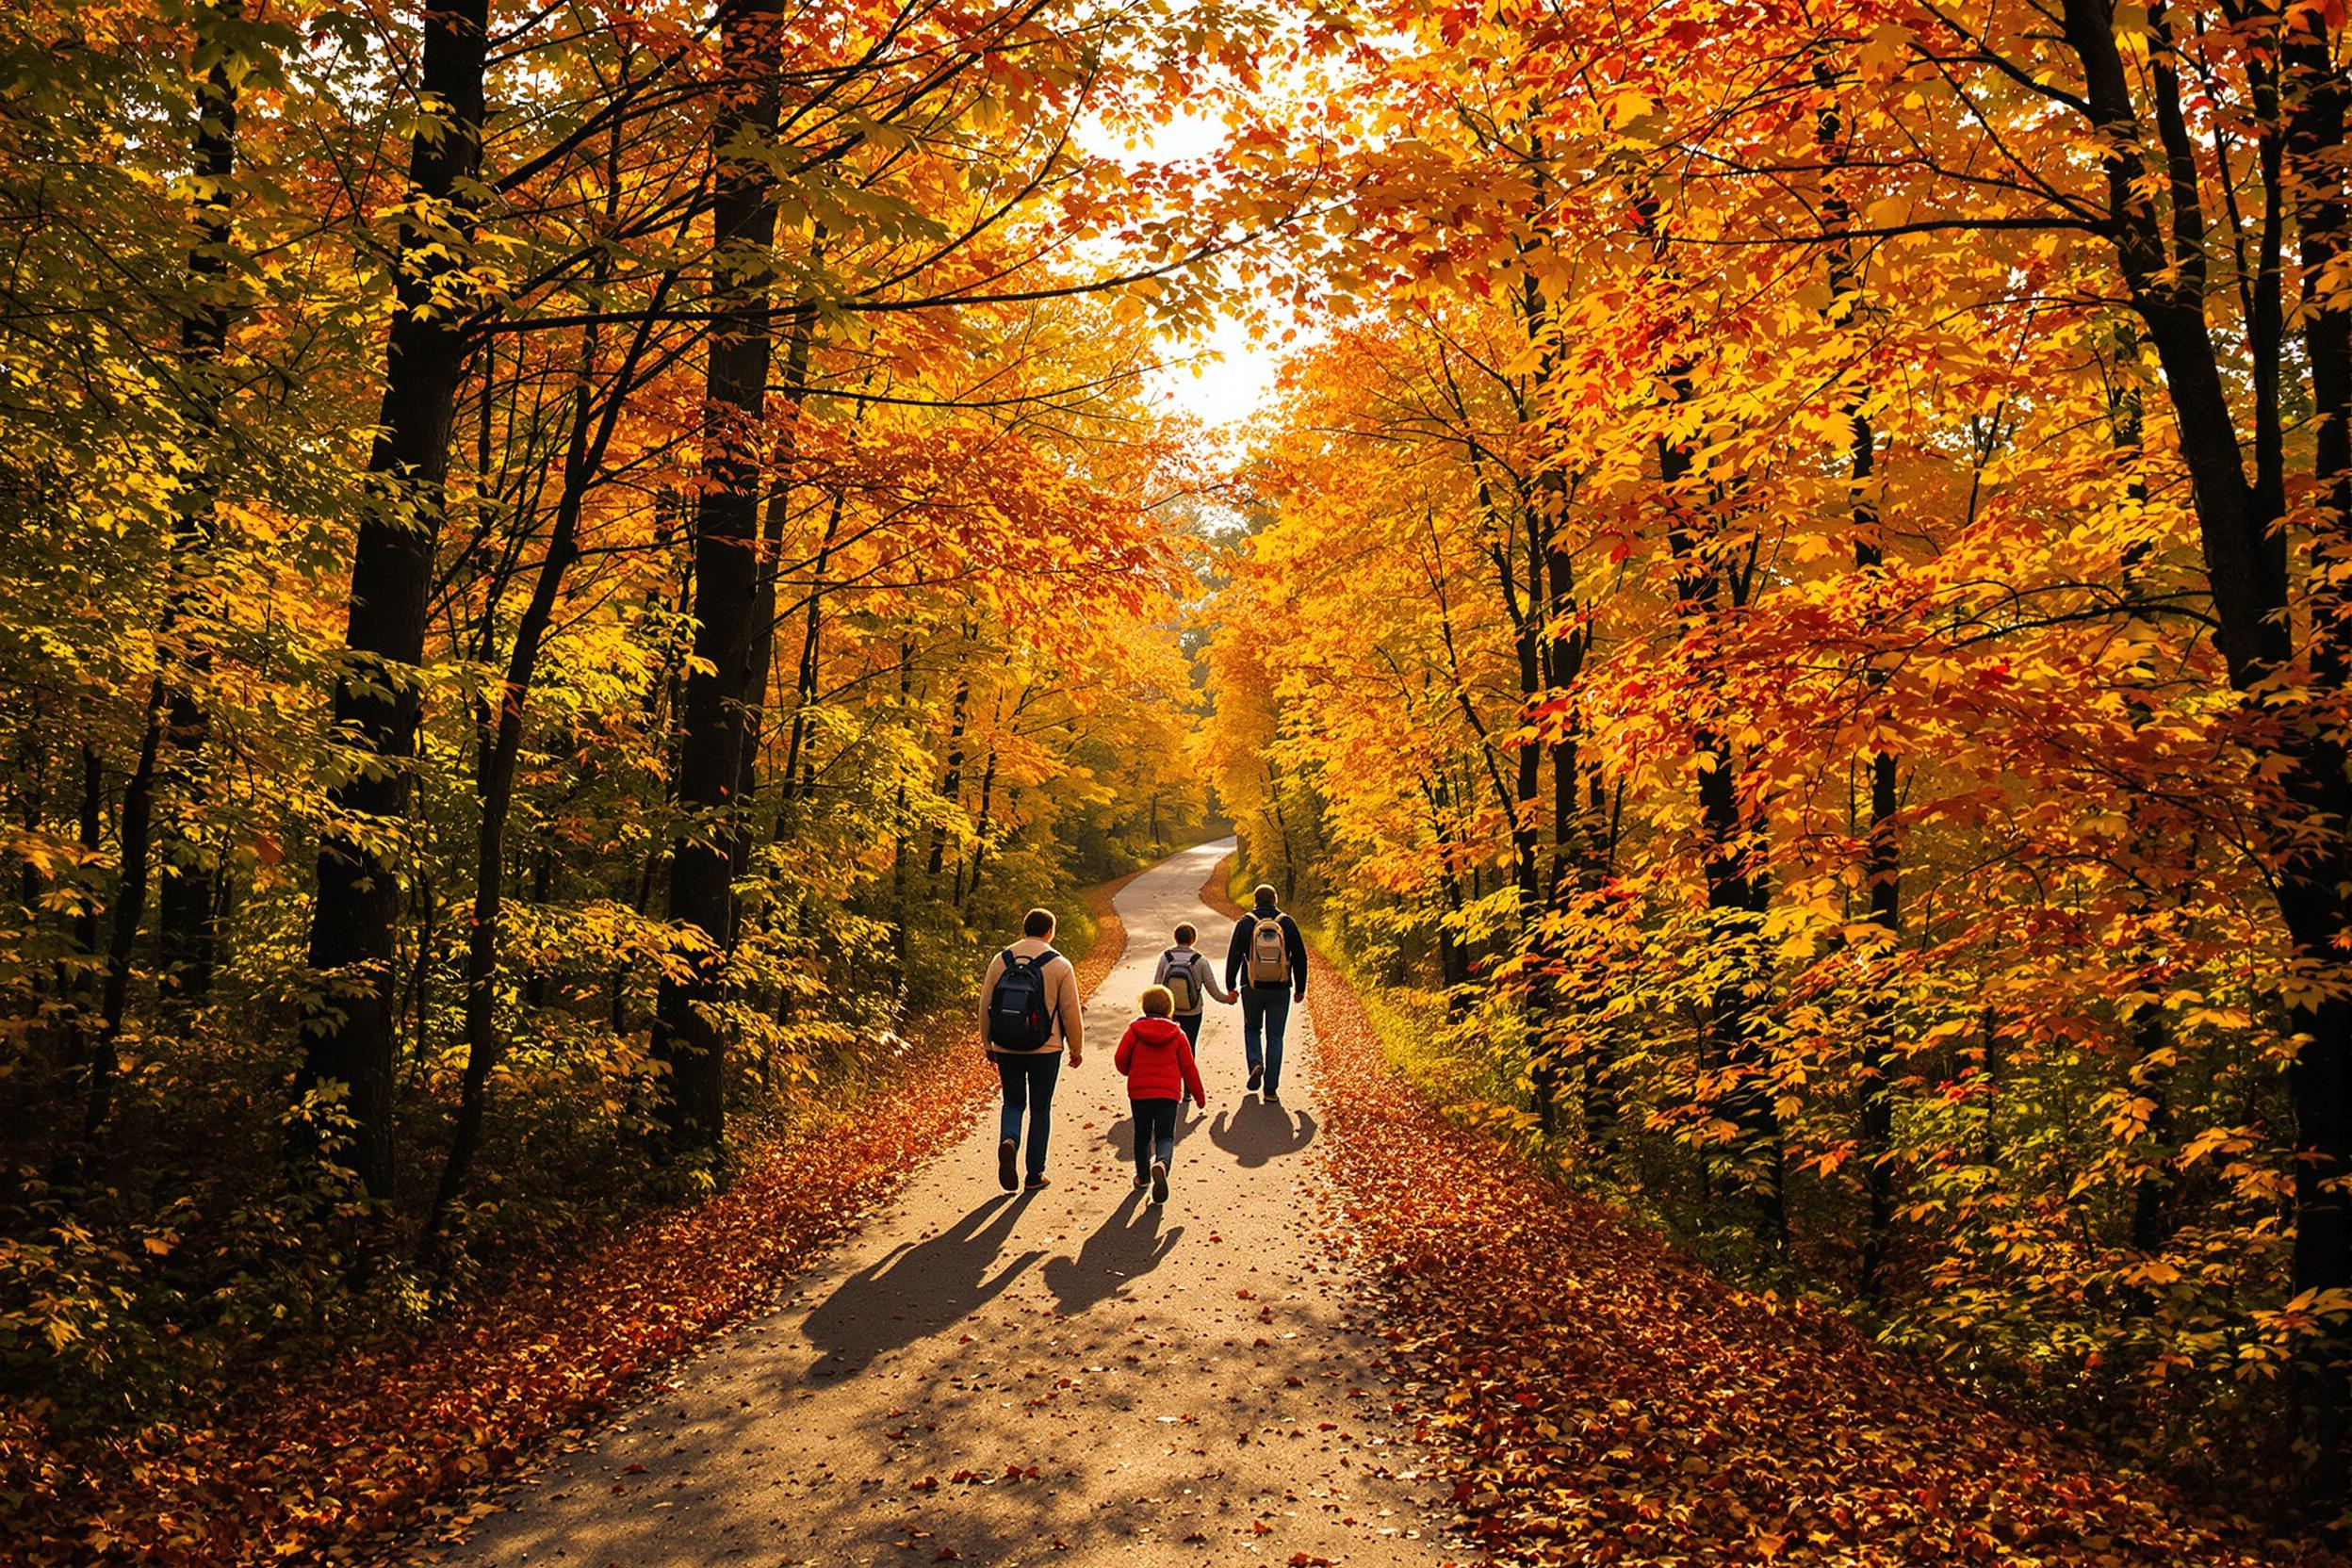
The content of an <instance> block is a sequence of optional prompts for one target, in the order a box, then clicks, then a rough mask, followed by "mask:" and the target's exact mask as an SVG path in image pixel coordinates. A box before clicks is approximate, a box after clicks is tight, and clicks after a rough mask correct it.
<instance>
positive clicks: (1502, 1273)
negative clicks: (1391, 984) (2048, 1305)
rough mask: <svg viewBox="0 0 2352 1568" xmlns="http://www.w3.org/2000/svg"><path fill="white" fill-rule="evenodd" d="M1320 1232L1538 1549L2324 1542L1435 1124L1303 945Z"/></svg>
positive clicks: (2214, 1554)
mask: <svg viewBox="0 0 2352 1568" xmlns="http://www.w3.org/2000/svg"><path fill="white" fill-rule="evenodd" d="M1309 1001H1310V1006H1311V1008H1312V1011H1313V1015H1314V1022H1315V1043H1316V1048H1317V1050H1318V1052H1319V1053H1320V1056H1321V1068H1322V1073H1323V1078H1324V1082H1325V1084H1326V1086H1327V1087H1326V1093H1327V1096H1328V1099H1329V1104H1330V1122H1329V1125H1328V1128H1327V1132H1328V1134H1329V1135H1328V1136H1327V1137H1326V1138H1324V1139H1323V1140H1322V1150H1323V1152H1324V1155H1325V1158H1326V1159H1327V1160H1328V1162H1329V1165H1330V1169H1331V1176H1332V1179H1333V1187H1334V1197H1335V1200H1336V1202H1337V1204H1338V1205H1339V1213H1338V1215H1337V1217H1336V1223H1335V1224H1334V1226H1333V1234H1334V1235H1335V1236H1336V1237H1338V1238H1339V1239H1340V1241H1341V1243H1342V1245H1343V1247H1344V1248H1345V1250H1346V1251H1347V1254H1348V1256H1349V1258H1350V1259H1351V1260H1352V1261H1353V1262H1354V1263H1355V1264H1356V1265H1357V1266H1359V1267H1360V1268H1362V1269H1363V1270H1364V1272H1365V1273H1366V1274H1367V1275H1368V1276H1369V1277H1370V1279H1371V1280H1372V1282H1373V1283H1374V1285H1375V1289H1376V1299H1375V1301H1374V1302H1373V1303H1371V1304H1369V1305H1368V1308H1367V1310H1366V1311H1364V1313H1363V1314H1362V1315H1361V1319H1362V1321H1364V1323H1365V1324H1367V1325H1370V1326H1374V1327H1376V1328H1377V1329H1378V1330H1379V1331H1380V1332H1381V1333H1382V1334H1383V1336H1384V1337H1385V1338H1386V1339H1388V1341H1389V1342H1390V1343H1391V1344H1392V1346H1393V1347H1394V1356H1393V1364H1392V1371H1393V1373H1394V1375H1395V1377H1396V1378H1397V1380H1398V1382H1399V1384H1400V1386H1401V1387H1402V1388H1403V1389H1405V1390H1406V1391H1407V1392H1406V1395H1405V1400H1406V1403H1407V1406H1408V1408H1409V1409H1411V1410H1412V1411H1413V1413H1415V1415H1416V1416H1417V1418H1418V1419H1419V1421H1420V1423H1421V1427H1422V1430H1423V1431H1424V1432H1426V1433H1428V1434H1429V1435H1430V1436H1433V1437H1436V1438H1438V1439H1440V1440H1442V1443H1443V1446H1444V1447H1445V1448H1446V1451H1447V1452H1448V1454H1449V1459H1448V1461H1447V1463H1448V1465H1449V1466H1450V1469H1451V1482H1452V1484H1451V1489H1450V1495H1451V1500H1452V1502H1453V1504H1454V1506H1455V1507H1456V1508H1457V1509H1458V1510H1459V1511H1460V1512H1461V1525H1462V1528H1463V1529H1464V1530H1465V1531H1466V1533H1468V1534H1469V1535H1470V1536H1471V1537H1472V1538H1474V1539H1475V1540H1476V1541H1477V1542H1478V1544H1479V1547H1480V1548H1481V1553H1482V1555H1491V1556H1492V1557H1493V1558H1494V1559H1495V1560H1503V1561H1510V1562H1528V1563H1577V1564H1587V1563H1610V1562H1627V1563H1718V1562H1720V1563H1737V1562H1758V1563H1763V1562H1791V1563H1795V1562H1804V1563H1825V1564H1826V1563H1835V1564H1854V1563H2002V1564H2043V1563H2052V1564H2054V1563H2083V1564H2098V1565H2100V1568H2125V1565H2140V1564H2146V1565H2148V1568H2160V1565H2167V1564H2180V1563H2213V1564H2224V1563H2226V1564H2250V1563H2258V1562H2288V1561H2302V1562H2307V1563H2308V1562H2316V1561H2320V1560H2331V1559H2322V1558H2320V1557H2319V1556H2318V1555H2317V1554H2316V1553H2315V1552H2313V1551H2312V1550H2311V1549H2309V1548H2305V1547H2301V1546H2298V1545H2295V1544H2279V1543H2267V1542H2264V1541H2262V1540H2261V1539H2260V1538H2259V1537H2258V1536H2257V1535H2256V1534H2255V1532H2254V1531H2253V1530H2251V1529H2250V1528H2249V1527H2246V1526H2244V1525H2242V1524H2240V1523H2238V1522H2236V1521H2233V1520H2229V1519H2225V1518H2219V1517H2215V1516H2213V1515H2212V1514H2210V1513H2205V1512H2200V1511H2197V1510H2195V1509H2193V1508H2192V1507H2190V1506H2189V1505H2188V1504H2186V1503H2184V1502H2183V1501H2182V1500H2181V1499H2180V1498H2178V1497H2177V1496H2175V1495H2172V1494H2171V1493H2170V1492H2169V1491H2168V1490H2167V1489H2166V1488H2164V1486H2162V1485H2160V1484H2158V1483H2156V1482H2154V1481H2152V1480H2150V1479H2148V1478H2145V1477H2140V1476H2134V1475H2128V1474H2119V1473H2116V1472H2115V1471H2113V1470H2112V1469H2110V1468H2109V1467H2107V1466H2106V1465H2105V1464H2104V1463H2103V1462H2101V1461H2100V1460H2099V1458H2098V1457H2097V1456H2096V1455H2093V1454H2091V1453H2088V1452H2086V1451H2084V1450H2082V1449H2081V1448H2079V1447H2076V1446H2071V1445H2069V1444H2066V1443H2065V1442H2063V1441H2061V1440H2059V1439H2057V1438H2054V1437H2053V1436H2051V1435H2050V1434H2048V1433H2046V1432H2043V1431H2040V1430H2037V1429H2034V1427H2032V1426H2030V1425H2027V1424H2023V1423H2020V1422H2017V1421H2015V1420H2012V1419H2010V1418H2008V1417H2006V1416H2004V1415H2003V1414H2001V1413H1999V1412H1997V1411H1995V1410H1993V1409H1991V1408H1988V1407H1987V1406H1986V1405H1985V1404H1984V1403H1982V1402H1980V1401H1978V1400H1976V1399H1974V1398H1972V1397H1968V1395H1966V1394H1965V1393H1963V1392H1961V1391H1959V1390H1958V1389H1955V1388H1953V1387H1952V1386H1951V1385H1950V1384H1948V1383H1947V1382H1945V1381H1943V1380H1939V1379H1937V1378H1936V1377H1935V1376H1933V1375H1932V1374H1931V1373H1929V1372H1928V1371H1927V1370H1926V1369H1924V1368H1922V1367H1921V1366H1919V1365H1918V1364H1914V1363H1911V1362H1908V1361H1906V1360H1904V1359H1903V1358H1901V1357H1898V1356H1892V1355H1888V1354H1887V1353H1885V1352H1883V1351H1881V1350H1879V1349H1878V1348H1875V1347H1873V1346H1872V1345H1870V1343H1869V1342H1868V1341H1867V1340H1866V1339H1865V1338H1864V1337H1863V1336H1862V1335H1861V1334H1860V1333H1859V1332H1858V1331H1856V1330H1855V1329H1854V1327H1853V1326H1852V1325H1851V1324H1849V1323H1848V1322H1846V1321H1845V1320H1844V1319H1842V1318H1840V1317H1838V1316H1837V1315H1834V1314H1832V1313H1829V1312H1826V1311H1824V1310H1822V1309H1821V1308H1820V1307H1818V1306H1817V1305H1816V1304H1814V1303H1812V1302H1806V1301H1799V1302H1795V1303H1791V1302H1789V1301H1785V1300H1778V1299H1773V1298H1770V1297H1766V1296H1763V1295H1761V1294H1758V1293H1754V1292H1750V1291H1744V1290H1740V1289H1737V1288H1734V1287H1733V1286H1731V1285H1729V1284H1726V1283H1725V1282H1723V1281H1722V1280H1721V1279H1719V1278H1717V1277H1716V1276H1714V1275H1713V1274H1711V1273H1709V1272H1707V1270H1706V1269H1704V1268H1702V1267H1701V1266H1699V1265H1697V1264H1696V1263H1694V1262H1692V1261H1691V1260H1690V1259H1689V1258H1687V1257H1685V1256H1684V1255H1682V1254H1680V1253H1678V1252H1676V1251H1675V1250H1674V1249H1673V1248H1671V1247H1669V1246H1667V1245H1666V1244H1665V1243H1663V1242H1662V1241H1659V1240H1658V1239H1656V1238H1654V1237H1652V1236H1650V1235H1647V1234H1645V1233H1641V1232H1639V1231H1638V1230H1636V1229H1634V1228H1632V1227H1630V1226H1628V1225H1627V1224H1626V1223H1625V1220H1624V1218H1623V1217H1621V1216H1620V1215H1618V1214H1616V1213H1615V1212H1613V1211H1612V1210H1610V1209H1609V1208H1608V1207H1606V1206H1605V1205H1602V1204H1599V1203H1596V1202H1593V1201H1589V1200H1587V1199H1584V1198H1581V1197H1579V1196H1577V1195H1576V1194H1574V1193H1572V1192H1570V1191H1568V1190H1566V1189H1564V1188H1563V1187H1561V1186H1560V1184H1558V1183H1557V1182H1555V1181H1553V1180H1551V1179H1549V1178H1548V1177H1546V1176H1544V1174H1542V1173H1540V1172H1538V1171H1536V1170H1534V1169H1532V1168H1529V1167H1528V1166H1527V1164H1526V1163H1525V1162H1524V1161H1522V1160H1521V1159H1520V1158H1518V1157H1517V1156H1516V1155H1515V1154H1513V1153H1511V1152H1509V1151H1507V1150H1505V1149H1503V1148H1501V1147H1499V1146H1498V1145H1497V1143H1496V1142H1495V1139H1493V1138H1492V1137H1490V1136H1487V1135H1483V1134H1481V1133H1478V1132H1477V1131H1474V1130H1471V1129H1469V1128H1466V1127H1463V1126H1460V1125H1456V1124H1454V1123H1452V1122H1449V1121H1448V1120H1447V1119H1446V1118H1445V1117H1444V1116H1443V1115H1442V1114H1440V1113H1439V1111H1438V1110H1437V1109H1436V1108H1435V1107H1433V1106H1432V1105H1431V1104H1430V1103H1429V1101H1428V1100H1427V1099H1425V1098H1424V1097H1423V1096H1422V1095H1421V1094H1420V1093H1419V1092H1418V1091H1417V1090H1415V1089H1414V1088H1413V1086H1411V1085H1409V1084H1408V1083H1406V1082H1405V1081H1404V1080H1403V1079H1402V1078H1401V1077H1400V1076H1399V1075H1398V1074H1397V1071H1396V1070H1395V1069H1394V1068H1393V1067H1392V1066H1391V1065H1390V1063H1389V1062H1388V1061H1387V1060H1386V1059H1385V1057H1384V1056H1383V1054H1382V1051H1381V1046H1380V1039H1379V1037H1378V1036H1377V1033H1376V1030H1375V1027H1374V1025H1373V1023H1372V1021H1371V1020H1370V1019H1369V1018H1368V1017H1367V1015H1366V1013H1365V1010H1364V1005H1362V1003H1361V1002H1360V1001H1359V999H1358V998H1357V996H1356V995H1355V993H1354V992H1353V991H1352V990H1351V989H1350V988H1349V987H1348V984H1347V982H1346V980H1345V979H1344V978H1343V977H1342V976H1341V975H1340V974H1339V973H1338V972H1336V971H1334V970H1333V969H1332V968H1331V966H1330V965H1329V964H1328V963H1327V962H1326V961H1325V960H1324V958H1323V957H1322V956H1321V955H1317V956H1315V983H1314V986H1313V989H1312V991H1311V993H1310V998H1309Z"/></svg>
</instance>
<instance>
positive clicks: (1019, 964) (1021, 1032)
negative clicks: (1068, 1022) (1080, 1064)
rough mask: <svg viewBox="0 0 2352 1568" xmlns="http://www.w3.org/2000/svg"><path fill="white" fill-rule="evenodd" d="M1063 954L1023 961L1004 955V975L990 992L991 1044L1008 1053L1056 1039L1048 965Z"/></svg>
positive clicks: (1051, 953) (1049, 951)
mask: <svg viewBox="0 0 2352 1568" xmlns="http://www.w3.org/2000/svg"><path fill="white" fill-rule="evenodd" d="M1059 956H1061V955H1059V954H1057V953H1055V952H1054V950H1053V949H1052V948H1050V947H1049V948H1047V949H1046V950H1045V951H1044V952H1043V953H1040V954H1038V955H1037V956H1036V957H1034V958H1023V957H1021V956H1018V955H1016V954H1015V953H1014V952H1013V950H1012V949H1011V948H1009V947H1008V948H1006V949H1005V953H1004V962H1005V972H1004V973H1003V974H1001V975H999V976H998V977H997V981H996V989H995V990H993V991H991V992H989V993H988V1043H989V1044H990V1045H994V1046H1000V1047H1002V1048H1003V1049H1005V1050H1006V1051H1035V1050H1037V1049H1038V1048H1039V1047H1041V1046H1043V1045H1044V1044H1045V1043H1046V1042H1047V1041H1049V1040H1051V1039H1052V1038H1053V1037H1054V988H1053V986H1052V984H1051V983H1050V982H1049V981H1048V980H1047V979H1046V977H1045V966H1046V965H1048V964H1050V963H1052V962H1053V961H1054V959H1055V958H1057V957H1059Z"/></svg>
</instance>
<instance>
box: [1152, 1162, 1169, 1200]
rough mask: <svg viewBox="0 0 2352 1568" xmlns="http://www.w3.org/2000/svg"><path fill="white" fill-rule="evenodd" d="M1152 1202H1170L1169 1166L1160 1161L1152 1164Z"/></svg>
mask: <svg viewBox="0 0 2352 1568" xmlns="http://www.w3.org/2000/svg"><path fill="white" fill-rule="evenodd" d="M1152 1201H1153V1202H1154V1203H1165V1202H1167V1201H1168V1166H1167V1164H1166V1163H1165V1162H1163V1161H1160V1160H1153V1161H1152Z"/></svg>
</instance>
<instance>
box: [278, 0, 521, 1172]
mask: <svg viewBox="0 0 2352 1568" xmlns="http://www.w3.org/2000/svg"><path fill="white" fill-rule="evenodd" d="M487 11H488V0H447V3H446V4H445V5H444V6H440V7H436V8H433V9H429V10H427V11H425V12H424V13H423V17H424V59H423V70H422V73H421V74H420V76H419V78H418V82H417V91H418V99H419V102H420V104H421V105H423V106H426V107H425V109H424V111H423V112H424V114H425V118H424V119H423V120H422V121H420V122H419V124H418V126H417V131H416V134H415V136H414V137H413V139H412V140H411V142H410V147H409V176H408V183H409V189H410V193H411V204H410V206H409V208H408V211H409V214H410V216H408V217H407V218H406V219H404V220H403V221H402V223H401V226H400V262H399V284H398V286H397V290H396V294H397V299H398V302H399V307H400V308H399V309H398V310H397V311H395V312H394V315H393V318H392V326H391V331H390V334H389V338H388V342H387V345H386V350H385V355H384V404H383V411H382V414H381V416H380V417H379V420H378V433H377V436H376V441H375V447H374V449H373V450H372V451H371V452H370V454H369V457H368V474H369V477H370V481H371V486H372V494H371V496H370V498H369V504H368V508H367V510H366V512H365V514H364V515H362V517H361V519H360V525H359V541H358V545H357V547H356V549H355V551H354V553H353V556H352V560H351V596H350V620H349V626H348V629H347V631H346V643H347V645H348V647H349V649H350V657H349V659H348V661H347V662H346V667H345V670H344V673H343V675H342V676H341V677H340V678H338V679H337V680H336V682H335V730H336V733H337V734H338V736H339V737H341V739H342V741H343V743H344V744H346V745H347V746H349V747H351V750H353V751H354V752H355V753H357V754H358V755H357V760H356V761H355V762H354V764H353V765H352V766H351V769H350V771H349V775H348V776H347V777H346V778H345V779H344V780H343V781H342V782H341V783H339V784H337V785H336V786H335V788H334V789H333V790H332V791H331V792H330V793H329V796H328V798H329V802H330V804H331V806H332V807H333V809H334V810H333V815H332V817H331V818H330V820H329V825H328V826H327V828H326V829H325V831H324V832H323V833H322V834H321V837H320V841H319V897H318V903H317V905H316V907H315V908H314V911H313V914H312V918H311V928H310V967H311V969H312V970H313V971H314V972H316V973H317V975H318V976H319V985H320V986H321V988H322V993H321V995H320V996H319V998H318V999H317V1000H316V1001H314V1002H313V1003H312V1004H311V1005H309V1007H308V1008H307V1009H306V1012H305V1016H304V1018H303V1021H302V1071H301V1074H300V1075H299V1077H298V1078H297V1080H296V1095H297V1098H298V1099H300V1098H305V1097H308V1096H310V1095H312V1094H324V1095H327V1096H330V1097H332V1098H336V1099H339V1100H341V1101H342V1103H343V1104H344V1106H345V1108H346V1109H347V1110H348V1111H349V1113H350V1114H351V1118H352V1121H353V1140H352V1146H351V1151H350V1157H349V1163H350V1165H351V1167H352V1168H353V1169H355V1170H356V1171H357V1172H358V1174H359V1177H360V1180H361V1181H362V1182H363V1183H364V1184H366V1186H367V1189H368V1192H369V1193H370V1194H372V1195H374V1196H376V1197H378V1198H384V1197H388V1196H389V1195H390V1194H391V1191H392V1181H393V1169H394V1161H393V1128H392V1118H393V1102H394V1086H393V1065H394V1062H393V1053H394V1028H393V978H392V959H393V950H394V939H395V928H396V925H397V923H398V921H399V918H400V876H401V873H400V866H399V864H398V863H397V861H396V860H395V858H393V856H392V855H391V854H390V853H389V852H388V851H386V850H385V849H384V848H383V847H382V838H383V836H384V835H387V834H389V833H391V832H393V831H394V830H395V829H394V825H396V824H397V823H399V822H400V820H401V819H402V818H404V817H405V816H406V815H407V814H408V808H409V794H410V788H411V782H412V777H411V776H412V771H413V769H412V764H413V760H414V758H415V755H416V746H417V719H418V716H419V701H420V698H419V692H418V671H417V665H418V664H419V663H421V662H423V659H424V651H425V631H426V616H427V613H428V601H429V597H430V596H431V593H432V588H433V550H434V546H435V544H436V543H437V541H438V540H439V538H440V531H441V519H442V513H443V509H444V505H445V501H446V497H445V494H444V482H445V481H446V480H447V478H448V475H449V431H450V424H451V421H452V420H453V418H454V417H455V415H456V408H457V389H458V382H459V379H460V376H461V375H462V373H463V371H464V368H465V360H466V321H467V317H468V316H469V314H470V313H471V311H472V310H473V309H474V304H473V302H472V301H471V300H470V299H469V298H468V297H467V295H468V292H469V290H468V286H467V284H466V281H465V269H466V264H467V262H468V260H469V259H470V258H469V254H468V253H469V252H470V251H471V249H472V240H473V212H472V206H471V200H472V198H471V195H470V193H471V191H472V190H473V188H474V187H475V183H476V176H477V175H478V174H479V172H480V170H481V165H482V70H483V57H484V50H485V46H486V34H485V28H486V24H487ZM420 214H424V215H439V214H446V215H447V221H448V226H447V227H444V226H442V224H441V223H439V222H435V221H432V218H431V216H419V215H420ZM452 296H454V298H452ZM317 1147H318V1140H317V1137H316V1134H315V1130H308V1129H306V1130H305V1131H304V1132H303V1133H302V1134H301V1135H298V1138H297V1148H296V1152H297V1153H298V1154H302V1153H306V1152H313V1151H315V1150H316V1149H317Z"/></svg>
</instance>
